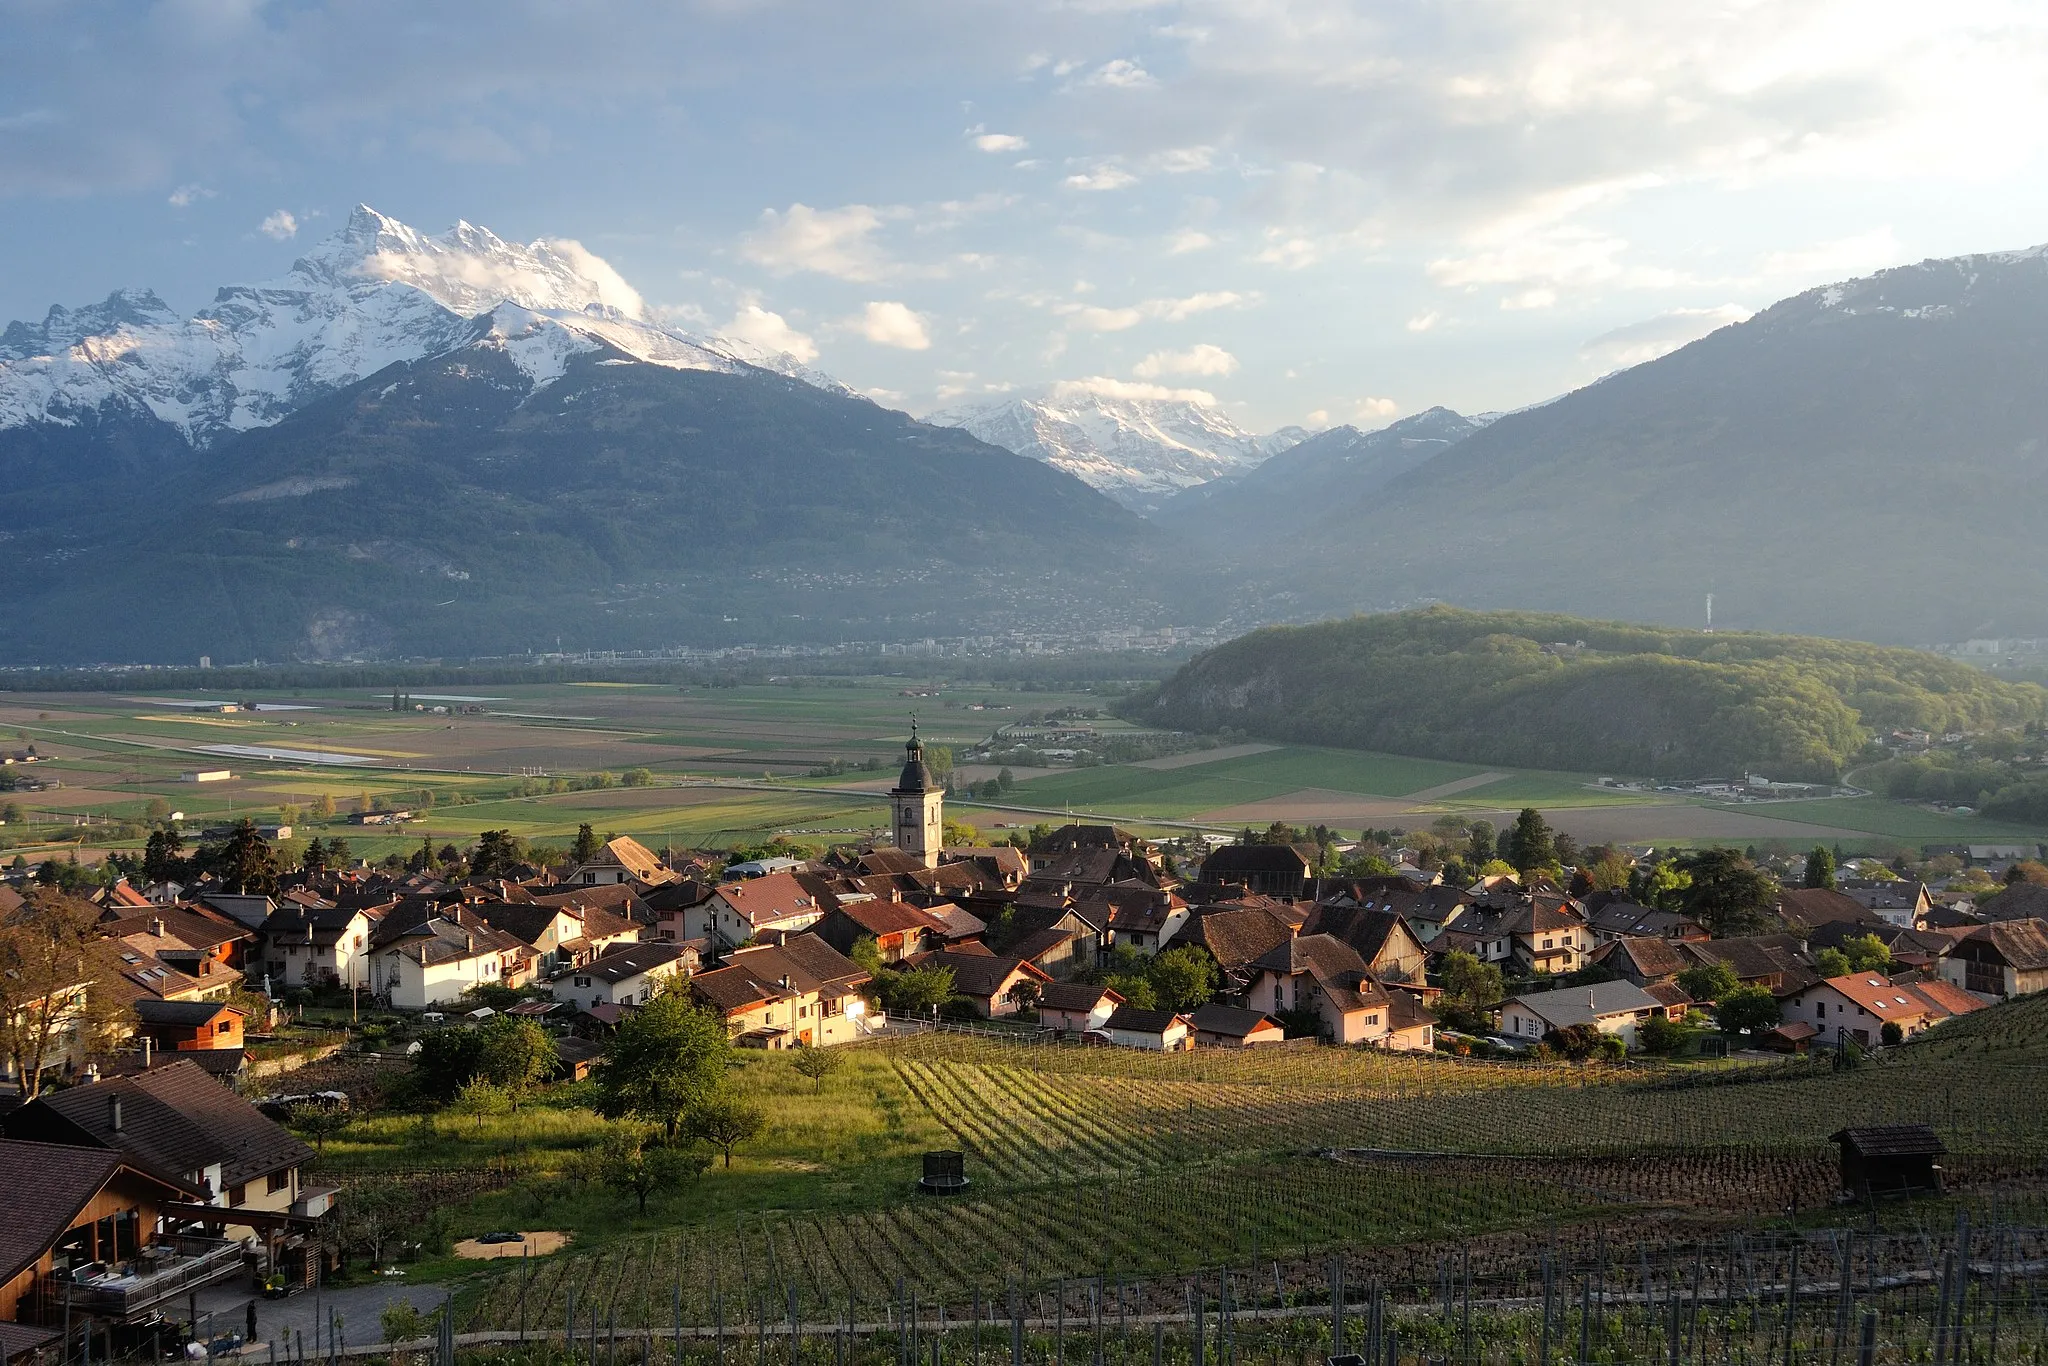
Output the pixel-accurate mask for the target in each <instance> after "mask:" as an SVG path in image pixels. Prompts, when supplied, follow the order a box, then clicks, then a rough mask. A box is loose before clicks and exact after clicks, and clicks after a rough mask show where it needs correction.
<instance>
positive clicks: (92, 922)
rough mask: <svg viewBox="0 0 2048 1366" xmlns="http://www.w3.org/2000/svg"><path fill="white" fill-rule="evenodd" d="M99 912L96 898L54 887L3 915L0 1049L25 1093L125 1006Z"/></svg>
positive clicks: (30, 1094)
mask: <svg viewBox="0 0 2048 1366" xmlns="http://www.w3.org/2000/svg"><path fill="white" fill-rule="evenodd" d="M98 920H99V910H98V908H97V907H95V906H93V905H92V904H91V903H89V902H85V901H79V900H76V899H75V898H72V897H68V896H65V895H63V894H62V893H61V892H57V891H55V890H54V889H51V888H48V887H36V888H33V889H31V890H30V891H29V892H28V894H27V898H26V900H25V901H24V903H23V904H22V905H21V906H20V907H19V908H18V909H17V910H15V911H14V913H13V914H12V915H9V916H8V917H7V918H6V919H5V920H0V1051H4V1052H5V1053H6V1056H7V1060H8V1062H9V1063H10V1064H11V1066H12V1070H13V1071H14V1073H15V1075H16V1076H18V1077H19V1078H20V1079H21V1094H22V1096H23V1097H24V1098H26V1099H33V1098H34V1097H35V1096H36V1095H37V1094H39V1093H40V1092H41V1090H42V1084H43V1072H44V1070H45V1069H46V1068H48V1067H51V1066H54V1065H55V1064H56V1063H57V1062H58V1061H60V1060H61V1059H62V1058H63V1057H64V1055H65V1054H66V1053H68V1052H69V1051H70V1050H71V1049H72V1047H73V1046H74V1044H75V1043H82V1044H83V1045H84V1047H85V1049H90V1048H91V1047H92V1046H93V1045H94V1044H96V1043H97V1042H98V1041H99V1040H98V1036H99V1035H100V1034H101V1033H102V1032H103V1031H105V1030H106V1029H108V1028H109V1027H111V1025H112V1024H113V1021H114V1017H115V1016H116V1015H117V1014H118V1013H119V1007H118V1006H117V1005H116V1004H115V1002H116V1001H117V999H118V997H117V993H115V992H113V991H112V990H111V986H112V979H113V978H114V977H115V975H116V970H115V966H114V964H113V962H112V960H111V956H110V955H109V953H108V952H107V949H106V941H105V940H104V939H102V938H101V937H100V933H99V930H98Z"/></svg>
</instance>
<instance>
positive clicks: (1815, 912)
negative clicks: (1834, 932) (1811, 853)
mask: <svg viewBox="0 0 2048 1366" xmlns="http://www.w3.org/2000/svg"><path fill="white" fill-rule="evenodd" d="M1778 914H1779V915H1781V916H1783V917H1784V919H1785V922H1786V923H1787V924H1789V925H1797V926H1804V927H1805V928H1807V929H1812V928H1814V927H1816V926H1819V925H1825V924H1826V923H1827V922H1828V921H1830V920H1875V919H1877V917H1876V916H1874V915H1872V914H1871V913H1870V911H1869V909H1868V908H1866V907H1864V906H1863V905H1861V904H1859V903H1858V902H1857V901H1856V900H1855V899H1854V898H1853V897H1847V896H1843V895H1842V894H1841V893H1840V892H1835V891H1830V890H1829V889H1827V888H1826V887H1785V888H1782V889H1780V890H1779V892H1778Z"/></svg>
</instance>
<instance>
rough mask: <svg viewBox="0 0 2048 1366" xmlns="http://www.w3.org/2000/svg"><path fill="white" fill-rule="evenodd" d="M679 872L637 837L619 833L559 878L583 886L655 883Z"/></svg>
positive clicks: (676, 876) (671, 879)
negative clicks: (562, 877) (586, 859)
mask: <svg viewBox="0 0 2048 1366" xmlns="http://www.w3.org/2000/svg"><path fill="white" fill-rule="evenodd" d="M680 876H681V875H680V874H678V873H677V872H676V871H675V870H674V869H672V868H670V867H669V866H668V865H667V864H665V863H663V862H662V861H661V860H660V859H659V858H657V857H655V854H654V851H653V850H651V849H649V848H648V847H647V846H646V845H644V844H642V843H641V842H640V841H639V840H636V839H633V838H631V837H630V836H627V835H620V836H619V837H617V838H616V839H611V840H607V841H605V844H604V847H603V848H601V849H599V850H598V851H597V852H596V853H595V854H593V855H591V857H590V859H589V861H588V862H586V863H580V864H578V865H576V867H574V868H572V869H570V870H569V875H568V876H567V877H566V878H564V879H563V881H564V882H570V883H575V884H577V885H579V886H584V887H590V886H602V885H605V884H609V883H620V882H632V883H638V884H639V885H641V886H643V887H659V886H661V885H663V884H664V883H669V882H675V881H678V880H680Z"/></svg>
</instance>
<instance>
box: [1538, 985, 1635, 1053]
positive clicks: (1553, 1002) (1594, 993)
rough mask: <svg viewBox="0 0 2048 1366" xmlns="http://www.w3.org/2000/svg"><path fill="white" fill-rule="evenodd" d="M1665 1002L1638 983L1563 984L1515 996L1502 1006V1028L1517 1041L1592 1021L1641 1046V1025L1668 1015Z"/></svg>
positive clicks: (1604, 1029)
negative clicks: (1639, 1042)
mask: <svg viewBox="0 0 2048 1366" xmlns="http://www.w3.org/2000/svg"><path fill="white" fill-rule="evenodd" d="M1664 1012H1665V1006H1664V1003H1663V1002H1662V1001H1659V1000H1658V999H1657V998H1656V997H1654V996H1652V995H1650V994H1649V993H1648V992H1646V991H1644V990H1643V989H1642V988H1641V987H1639V986H1637V985H1636V984H1635V983H1633V982H1624V981H1613V982H1595V983H1594V984H1593V985H1592V986H1587V987H1560V988H1558V989H1557V990H1556V991H1536V992H1531V993H1529V994H1528V995H1527V996H1511V997H1509V998H1508V999H1507V1001H1506V1002H1504V1003H1503V1004H1502V1005H1501V1008H1500V1027H1501V1032H1502V1033H1504V1034H1506V1035H1507V1036H1508V1037H1509V1038H1511V1039H1521V1040H1523V1041H1525V1042H1527V1043H1540V1042H1542V1040H1543V1036H1544V1035H1545V1034H1548V1033H1550V1032H1551V1031H1552V1030H1554V1029H1569V1028H1570V1027H1571V1026H1573V1025H1582V1024H1589V1025H1592V1026H1593V1027H1594V1028H1595V1029H1598V1030H1599V1031H1600V1032H1601V1033H1602V1034H1613V1035H1615V1036H1616V1037H1618V1038H1620V1039H1621V1041H1622V1042H1623V1043H1625V1044H1627V1045H1628V1046H1629V1047H1630V1048H1634V1047H1635V1046H1636V1026H1637V1025H1639V1024H1641V1023H1642V1022H1643V1021H1645V1020H1649V1019H1662V1018H1664Z"/></svg>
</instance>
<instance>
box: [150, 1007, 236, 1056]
mask: <svg viewBox="0 0 2048 1366" xmlns="http://www.w3.org/2000/svg"><path fill="white" fill-rule="evenodd" d="M135 1016H136V1019H137V1020H138V1021H140V1023H139V1024H138V1026H137V1028H136V1033H138V1034H140V1035H141V1036H142V1037H143V1038H145V1039H148V1040H149V1041H150V1044H151V1046H152V1047H154V1048H157V1049H160V1050H162V1051H164V1052H167V1053H189V1052H199V1051H208V1052H210V1051H213V1050H215V1049H222V1048H241V1047H243V1045H244V1043H245V1042H246V1040H247V1031H246V1029H245V1028H244V1026H245V1025H246V1024H247V1021H248V1017H247V1016H246V1015H245V1014H244V1013H243V1012H242V1011H241V1010H238V1009H236V1008H235V1007H234V1006H231V1005H225V1004H223V1003H221V1002H219V1001H157V1000H140V1001H137V1002H136V1003H135Z"/></svg>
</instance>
